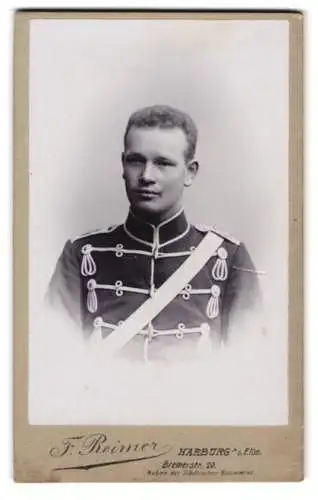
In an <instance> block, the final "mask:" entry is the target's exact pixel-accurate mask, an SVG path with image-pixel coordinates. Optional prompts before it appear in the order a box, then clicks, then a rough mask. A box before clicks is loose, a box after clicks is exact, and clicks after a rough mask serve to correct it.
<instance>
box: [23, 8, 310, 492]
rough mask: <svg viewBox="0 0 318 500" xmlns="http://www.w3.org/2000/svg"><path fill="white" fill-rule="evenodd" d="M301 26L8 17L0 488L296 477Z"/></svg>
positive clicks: (221, 16) (160, 18)
mask: <svg viewBox="0 0 318 500" xmlns="http://www.w3.org/2000/svg"><path fill="white" fill-rule="evenodd" d="M302 23H303V17H302V14H301V13H297V12H280V13H278V12H276V13H275V12H273V13H269V12H266V13H265V12H263V13H262V12H254V13H251V12H249V13H247V12H243V11H242V12H236V13H230V12H224V13H220V12H219V13H213V12H206V13H203V12H188V13H186V12H179V13H176V12H174V13H171V12H168V11H167V12H160V13H155V12H148V13H147V12H117V13H116V12H107V11H104V12H93V11H92V12H91V13H90V12H80V11H79V12H68V11H64V12H54V11H53V10H52V11H46V12H41V11H39V12H37V11H20V12H19V11H18V12H16V14H15V54H14V190H15V218H14V224H15V227H14V242H15V244H14V247H15V249H14V252H15V255H14V262H15V270H14V289H15V294H14V304H15V311H14V314H15V327H14V330H15V331H14V351H15V354H14V390H15V404H14V423H15V476H16V480H17V481H26V482H30V481H31V482H32V481H34V482H42V481H53V482H54V481H79V482H86V481H264V480H266V481H270V480H275V481H280V480H281V481H286V480H294V481H296V480H300V479H302V477H303V470H302V446H303V445H302V431H301V429H302V411H303V410H302V308H303V303H302V300H303V299H302V267H301V266H302Z"/></svg>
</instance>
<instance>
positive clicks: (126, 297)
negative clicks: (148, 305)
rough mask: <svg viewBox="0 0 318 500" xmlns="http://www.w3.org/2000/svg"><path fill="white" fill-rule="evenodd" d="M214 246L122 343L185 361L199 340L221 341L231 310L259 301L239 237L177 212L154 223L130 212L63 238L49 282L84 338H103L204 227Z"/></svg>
mask: <svg viewBox="0 0 318 500" xmlns="http://www.w3.org/2000/svg"><path fill="white" fill-rule="evenodd" d="M210 230H212V231H214V232H216V233H217V234H218V235H219V236H221V238H222V239H221V244H220V245H219V247H218V248H216V250H215V251H214V252H213V254H212V255H211V258H210V259H209V260H208V262H207V264H205V265H204V266H203V268H202V269H201V270H200V271H199V272H198V273H197V275H196V276H194V278H193V279H192V280H191V281H190V283H188V284H187V285H186V286H185V287H184V288H183V289H182V290H181V291H180V292H179V293H178V295H177V296H176V297H175V298H174V299H173V300H172V301H171V302H170V303H169V304H168V305H167V306H166V307H165V308H164V309H163V310H162V311H161V312H160V313H159V314H158V315H157V317H155V318H154V319H153V320H152V321H151V323H149V324H148V325H146V326H145V327H144V328H143V329H142V331H140V332H139V333H138V334H137V335H135V336H134V338H133V339H132V340H131V341H130V342H129V343H128V344H127V345H126V346H124V348H123V349H122V351H121V353H122V354H124V355H128V356H129V357H130V358H133V359H138V358H140V357H146V358H147V359H168V358H170V357H171V356H172V358H173V357H174V356H175V355H176V356H177V358H183V359H187V358H188V357H190V358H191V357H192V356H194V355H195V354H196V353H197V347H198V345H199V344H200V341H201V345H202V339H205V340H206V339H207V338H208V339H210V340H211V341H212V343H213V342H215V341H216V342H218V341H220V340H222V339H226V337H227V335H228V332H229V329H230V326H231V318H232V317H233V315H234V314H236V317H239V315H241V314H242V315H244V314H249V313H250V312H252V310H254V311H255V309H256V308H258V307H259V305H260V303H259V300H260V293H259V286H258V278H257V275H256V272H255V269H254V266H253V263H252V261H251V259H250V257H249V254H248V252H247V250H246V248H245V246H244V245H243V244H242V243H239V242H238V241H236V240H235V239H233V238H231V237H227V236H224V235H222V234H220V233H219V232H218V231H216V230H215V229H212V228H206V227H201V226H193V225H190V224H189V223H188V221H187V219H186V216H185V214H184V212H183V211H181V212H179V213H178V214H176V215H175V216H174V217H172V218H171V219H169V220H168V221H165V222H164V223H161V224H160V225H159V226H157V227H155V226H152V225H151V224H149V223H147V222H145V221H143V220H142V219H140V218H138V217H137V216H135V215H134V214H133V213H132V212H130V213H129V215H128V217H127V220H126V221H125V223H124V224H123V225H119V226H112V227H110V228H108V229H106V230H105V229H104V230H99V231H95V232H91V233H87V234H85V235H82V236H79V237H78V238H75V239H73V240H69V241H68V242H67V243H66V245H65V247H64V250H63V252H62V254H61V256H60V258H59V260H58V263H57V266H56V270H55V272H54V275H53V277H52V280H51V283H50V287H49V299H50V302H51V304H52V305H56V306H58V307H62V308H63V309H64V310H66V311H67V312H68V313H69V314H70V315H71V316H72V317H73V318H74V320H75V321H76V322H77V323H78V324H79V325H80V327H81V329H82V330H83V332H85V334H86V335H87V336H88V337H90V336H91V335H92V334H96V333H99V334H101V335H102V337H103V338H105V337H106V336H107V335H108V334H109V333H111V332H112V331H113V330H114V329H115V328H116V327H117V326H118V325H120V324H121V322H123V321H124V320H126V319H127V318H128V317H129V316H130V315H131V314H132V313H133V312H134V311H135V310H136V309H138V307H139V306H140V305H141V304H143V302H144V301H145V300H146V299H147V298H149V297H151V296H153V294H154V292H155V290H156V289H157V288H159V287H160V286H161V285H162V284H163V283H164V282H165V281H166V280H167V279H168V278H169V277H170V276H171V275H172V274H173V273H174V271H175V270H176V269H177V268H178V267H179V266H180V265H181V264H182V262H184V261H185V259H187V258H188V256H189V255H190V254H191V253H192V252H193V251H194V250H195V248H196V247H197V245H198V244H199V243H200V241H201V240H202V238H203V237H204V236H205V234H206V232H207V231H210Z"/></svg>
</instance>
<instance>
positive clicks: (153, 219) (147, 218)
mask: <svg viewBox="0 0 318 500" xmlns="http://www.w3.org/2000/svg"><path fill="white" fill-rule="evenodd" d="M130 210H131V212H132V213H133V214H134V215H135V216H136V217H138V218H139V219H141V220H143V221H144V222H146V223H148V224H151V225H152V226H159V224H162V223H164V222H165V221H168V220H170V219H171V218H173V217H175V216H176V215H178V214H180V213H181V212H182V211H183V208H182V206H180V207H178V208H174V209H173V210H170V211H167V212H164V213H149V212H144V211H141V210H135V209H134V208H132V207H131V208H130Z"/></svg>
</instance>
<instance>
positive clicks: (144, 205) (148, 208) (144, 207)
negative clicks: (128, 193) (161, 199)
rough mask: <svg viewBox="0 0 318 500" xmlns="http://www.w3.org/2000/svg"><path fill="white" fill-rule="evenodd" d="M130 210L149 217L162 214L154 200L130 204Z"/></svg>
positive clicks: (160, 208)
mask: <svg viewBox="0 0 318 500" xmlns="http://www.w3.org/2000/svg"><path fill="white" fill-rule="evenodd" d="M131 208H132V209H133V210H135V211H136V212H143V213H145V214H147V213H149V215H151V214H160V213H161V212H163V209H162V207H160V205H159V204H158V203H156V201H155V200H138V202H134V203H131Z"/></svg>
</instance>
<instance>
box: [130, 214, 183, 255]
mask: <svg viewBox="0 0 318 500" xmlns="http://www.w3.org/2000/svg"><path fill="white" fill-rule="evenodd" d="M124 229H125V231H126V233H127V234H128V235H129V236H130V237H132V238H134V239H136V240H137V241H140V242H142V243H144V244H146V245H148V246H154V245H156V244H157V245H158V247H160V246H163V245H167V244H169V243H172V242H173V241H176V240H178V239H180V238H182V237H183V236H185V235H186V234H187V232H188V231H189V229H190V225H189V223H188V221H187V218H186V216H185V213H184V211H183V208H182V209H181V210H179V211H178V212H177V213H176V214H175V215H173V216H172V217H170V218H169V219H167V220H165V221H163V222H161V223H160V224H158V225H157V226H154V225H153V224H150V223H149V222H146V221H145V220H144V219H141V218H140V217H138V216H137V215H135V214H134V213H133V211H132V210H131V209H130V211H129V214H128V217H127V219H126V222H125V224H124Z"/></svg>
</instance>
